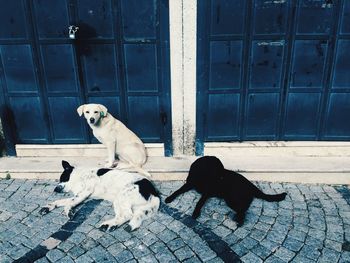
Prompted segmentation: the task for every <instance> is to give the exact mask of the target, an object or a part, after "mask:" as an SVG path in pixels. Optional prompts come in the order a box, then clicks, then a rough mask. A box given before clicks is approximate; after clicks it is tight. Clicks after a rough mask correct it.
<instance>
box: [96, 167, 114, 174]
mask: <svg viewBox="0 0 350 263" xmlns="http://www.w3.org/2000/svg"><path fill="white" fill-rule="evenodd" d="M111 170H112V169H109V168H101V169H98V170H97V175H98V176H102V175H104V174H105V173H108V172H109V171H111Z"/></svg>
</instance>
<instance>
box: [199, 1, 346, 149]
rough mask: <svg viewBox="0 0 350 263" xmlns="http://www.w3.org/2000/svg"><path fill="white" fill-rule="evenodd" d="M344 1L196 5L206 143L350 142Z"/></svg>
mask: <svg viewBox="0 0 350 263" xmlns="http://www.w3.org/2000/svg"><path fill="white" fill-rule="evenodd" d="M349 17H350V4H349V1H342V0H338V1H313V0H298V1H292V0H282V1H266V0H255V1H243V0H230V1H228V0H212V1H198V38H197V40H198V51H197V52H198V53H197V101H198V107H197V140H196V142H197V146H196V148H197V154H202V153H203V145H202V144H203V142H205V141H242V140H350V125H349V122H348V121H347V119H348V116H349V114H350V106H349V105H350V97H349V94H350V77H349V76H350V75H349V72H350V64H349V59H348V54H349V53H350V26H349V24H350V22H349V21H350V20H349Z"/></svg>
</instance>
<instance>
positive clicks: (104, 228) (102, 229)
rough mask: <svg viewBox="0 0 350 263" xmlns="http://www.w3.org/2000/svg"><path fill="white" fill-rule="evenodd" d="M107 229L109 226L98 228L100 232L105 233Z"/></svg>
mask: <svg viewBox="0 0 350 263" xmlns="http://www.w3.org/2000/svg"><path fill="white" fill-rule="evenodd" d="M108 227H109V225H101V226H100V227H99V229H100V230H101V231H104V232H106V231H107V229H108Z"/></svg>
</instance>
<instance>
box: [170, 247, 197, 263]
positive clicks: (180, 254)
mask: <svg viewBox="0 0 350 263" xmlns="http://www.w3.org/2000/svg"><path fill="white" fill-rule="evenodd" d="M174 255H175V256H176V257H177V258H178V259H179V260H180V261H184V260H185V259H188V258H191V257H193V256H194V255H195V254H194V252H193V251H192V250H191V249H190V248H189V247H188V246H184V247H182V248H179V249H178V250H176V251H175V252H174Z"/></svg>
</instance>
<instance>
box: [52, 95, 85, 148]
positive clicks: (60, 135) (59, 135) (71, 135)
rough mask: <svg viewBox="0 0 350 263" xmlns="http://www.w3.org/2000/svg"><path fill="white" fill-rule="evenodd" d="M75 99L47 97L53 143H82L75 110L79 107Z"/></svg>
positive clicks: (81, 130)
mask: <svg viewBox="0 0 350 263" xmlns="http://www.w3.org/2000/svg"><path fill="white" fill-rule="evenodd" d="M80 104H81V103H80V101H79V99H78V98H77V97H49V107H50V115H51V125H52V127H53V142H54V143H60V142H62V141H64V142H66V141H70V142H76V143H77V142H83V141H82V138H84V137H85V136H84V135H85V134H84V130H83V127H82V125H81V122H80V119H79V115H78V114H77V108H78V107H79V105H80Z"/></svg>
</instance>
